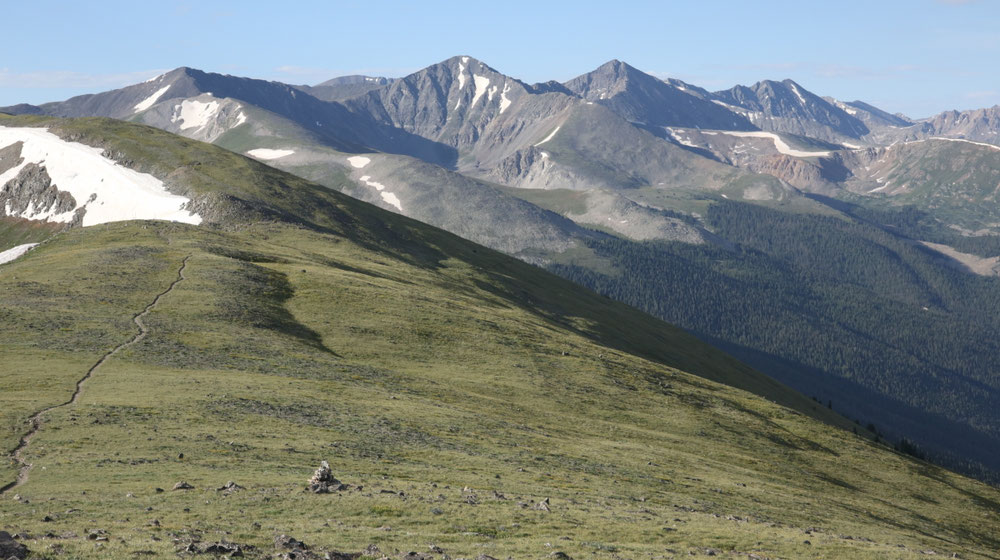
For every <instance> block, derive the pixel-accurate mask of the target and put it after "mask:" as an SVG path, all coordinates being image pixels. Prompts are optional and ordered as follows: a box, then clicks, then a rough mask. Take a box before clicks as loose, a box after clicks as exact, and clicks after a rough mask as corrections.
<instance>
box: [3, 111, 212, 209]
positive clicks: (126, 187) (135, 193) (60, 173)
mask: <svg viewBox="0 0 1000 560" xmlns="http://www.w3.org/2000/svg"><path fill="white" fill-rule="evenodd" d="M14 142H23V143H24V144H23V146H22V148H21V157H23V158H24V161H23V162H22V163H21V165H19V166H17V167H16V168H14V169H11V170H9V171H8V172H7V173H4V174H3V175H2V176H0V185H2V184H5V183H6V182H7V181H9V180H10V179H12V178H13V177H16V176H17V174H18V173H20V171H21V169H23V168H24V166H25V165H28V164H29V163H36V164H39V165H43V166H44V167H45V170H46V171H47V172H48V174H49V177H50V178H51V179H52V184H53V185H55V186H56V188H57V189H59V190H60V191H63V192H67V193H69V194H71V195H72V196H73V198H74V199H75V200H76V202H77V205H78V206H77V209H78V208H80V207H82V208H86V214H84V216H83V222H82V225H83V226H84V227H86V226H93V225H97V224H104V223H108V222H121V221H125V220H169V221H173V222H184V223H188V224H195V225H197V224H200V223H201V216H199V215H198V214H194V213H192V212H189V211H187V210H185V209H184V207H185V206H187V204H188V203H189V202H190V199H188V198H187V197H184V196H179V195H176V194H172V193H170V192H169V191H167V189H166V188H165V187H164V186H163V181H160V180H159V179H157V178H156V177H153V176H152V175H149V174H146V173H139V172H138V171H134V170H132V169H129V168H127V167H124V166H122V165H119V164H118V163H116V162H114V161H112V160H110V159H108V158H106V157H104V152H103V150H101V149H100V148H94V147H91V146H87V145H85V144H80V143H78V142H67V141H65V140H63V139H62V138H59V137H58V136H56V135H55V134H52V133H51V132H49V131H48V129H45V128H27V127H26V128H7V127H2V126H0V146H9V145H10V144H13V143H14ZM77 209H73V210H71V211H69V212H63V213H62V214H55V213H54V211H49V212H47V213H39V212H37V211H36V210H35V208H33V207H32V208H28V209H26V211H25V212H22V213H21V214H19V215H18V217H21V218H28V219H31V220H45V221H49V222H59V223H68V222H70V221H72V220H73V218H74V215H75V214H76V210H77ZM4 213H5V214H8V215H9V213H10V207H9V206H7V207H6V208H4Z"/></svg>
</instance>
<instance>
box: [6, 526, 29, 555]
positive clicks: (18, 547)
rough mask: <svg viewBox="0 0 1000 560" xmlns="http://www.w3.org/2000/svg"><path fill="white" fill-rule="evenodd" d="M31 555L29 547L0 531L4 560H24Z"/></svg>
mask: <svg viewBox="0 0 1000 560" xmlns="http://www.w3.org/2000/svg"><path fill="white" fill-rule="evenodd" d="M30 553H31V551H30V550H28V547H27V546H25V545H23V544H21V543H19V542H17V541H15V540H14V537H12V536H10V533H8V532H7V531H0V558H4V560H10V559H11V558H14V559H16V560H24V559H25V558H27V557H28V554H30Z"/></svg>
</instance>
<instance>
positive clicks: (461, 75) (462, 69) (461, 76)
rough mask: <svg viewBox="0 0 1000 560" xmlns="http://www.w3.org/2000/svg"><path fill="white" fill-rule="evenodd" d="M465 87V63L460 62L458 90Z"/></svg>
mask: <svg viewBox="0 0 1000 560" xmlns="http://www.w3.org/2000/svg"><path fill="white" fill-rule="evenodd" d="M464 87H465V65H464V64H462V63H461V62H459V63H458V91H462V88H464ZM456 108H457V107H456Z"/></svg>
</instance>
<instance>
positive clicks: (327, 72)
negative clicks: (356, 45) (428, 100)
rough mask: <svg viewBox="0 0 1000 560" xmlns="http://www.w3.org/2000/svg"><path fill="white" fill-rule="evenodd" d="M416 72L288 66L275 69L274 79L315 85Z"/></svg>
mask: <svg viewBox="0 0 1000 560" xmlns="http://www.w3.org/2000/svg"><path fill="white" fill-rule="evenodd" d="M416 70H417V69H415V68H353V69H346V70H345V69H342V68H341V69H335V68H318V67H312V66H292V65H286V66H278V67H277V68H275V69H274V76H272V77H274V78H275V79H278V80H281V81H288V82H293V83H308V84H313V83H319V82H324V81H326V80H329V79H331V78H337V77H339V76H351V75H355V74H360V75H364V76H385V77H390V78H395V77H399V76H406V75H408V74H411V73H413V72H415V71H416Z"/></svg>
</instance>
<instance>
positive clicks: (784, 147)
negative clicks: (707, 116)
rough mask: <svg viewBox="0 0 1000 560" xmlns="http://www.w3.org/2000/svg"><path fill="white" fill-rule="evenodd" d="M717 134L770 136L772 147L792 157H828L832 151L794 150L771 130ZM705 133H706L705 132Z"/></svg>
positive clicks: (723, 131)
mask: <svg viewBox="0 0 1000 560" xmlns="http://www.w3.org/2000/svg"><path fill="white" fill-rule="evenodd" d="M718 132H719V134H728V135H729V136H738V137H740V138H770V139H771V140H772V141H774V147H775V149H777V150H778V151H779V152H781V153H783V154H785V155H786V156H794V157H828V156H829V155H830V154H832V153H833V152H828V151H827V152H806V151H803V150H796V149H794V148H792V147H791V146H789V145H788V144H786V143H785V141H784V140H782V139H781V137H780V136H778V135H777V134H775V133H773V132H759V131H754V132H737V131H733V130H720V131H718ZM705 134H708V133H707V132H706V133H705Z"/></svg>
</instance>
